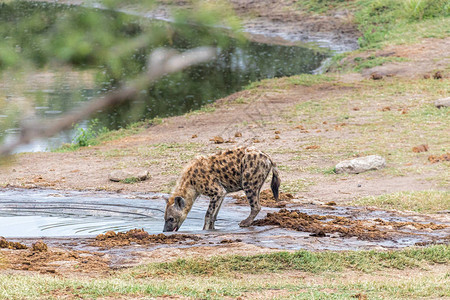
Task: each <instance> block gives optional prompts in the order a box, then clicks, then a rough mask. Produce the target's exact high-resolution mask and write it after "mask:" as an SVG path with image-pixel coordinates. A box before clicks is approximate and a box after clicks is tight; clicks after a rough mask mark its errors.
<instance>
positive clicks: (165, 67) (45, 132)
mask: <svg viewBox="0 0 450 300" xmlns="http://www.w3.org/2000/svg"><path fill="white" fill-rule="evenodd" d="M215 55H216V50H215V48H212V47H198V48H195V49H192V50H189V51H185V52H183V53H179V52H177V51H175V50H171V49H163V48H159V49H156V50H154V51H153V52H152V54H151V55H150V57H149V61H148V72H147V73H146V74H145V75H142V76H140V77H138V78H137V79H135V80H133V81H132V82H130V83H129V84H126V85H124V86H123V87H122V88H119V89H117V90H115V91H113V92H111V93H109V94H106V95H105V96H102V97H99V98H97V99H94V100H91V101H90V102H88V103H87V104H85V105H83V106H81V107H79V108H78V109H76V110H73V111H71V112H68V113H66V114H64V115H62V116H61V117H59V118H57V119H54V120H49V121H44V120H35V121H28V122H22V124H21V136H20V138H19V139H18V140H17V141H14V142H12V143H10V144H7V145H4V146H1V147H0V157H2V156H7V155H9V154H10V153H11V152H12V151H13V150H14V149H15V148H16V147H18V146H20V145H24V144H27V143H29V142H30V141H31V140H33V139H36V138H48V137H51V136H53V135H55V134H57V133H58V132H60V131H63V130H65V129H69V128H71V127H72V126H73V125H74V124H75V123H77V122H79V121H81V120H83V119H86V118H88V117H89V116H91V115H93V114H95V113H96V112H98V111H99V110H104V109H106V108H109V107H113V106H115V105H118V104H121V103H124V102H126V101H129V100H132V99H133V98H134V97H135V96H136V95H137V94H138V93H139V92H140V91H142V90H143V89H145V88H147V87H148V86H149V85H150V84H151V83H153V82H155V81H156V80H158V79H160V78H161V77H163V76H165V75H168V74H171V73H175V72H178V71H181V70H183V69H185V68H188V67H190V66H193V65H195V64H199V63H202V62H207V61H209V60H211V59H213V58H214V57H215Z"/></svg>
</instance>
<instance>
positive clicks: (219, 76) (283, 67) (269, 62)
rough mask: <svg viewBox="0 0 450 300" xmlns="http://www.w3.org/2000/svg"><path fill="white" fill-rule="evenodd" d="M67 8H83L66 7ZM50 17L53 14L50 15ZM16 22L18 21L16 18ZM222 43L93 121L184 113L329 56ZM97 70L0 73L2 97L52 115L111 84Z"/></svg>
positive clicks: (35, 146) (41, 147) (308, 69)
mask: <svg viewBox="0 0 450 300" xmlns="http://www.w3.org/2000/svg"><path fill="white" fill-rule="evenodd" d="M4 5H5V4H4ZM17 9H21V13H18V12H14V11H12V12H11V11H10V12H9V15H11V14H13V15H14V14H16V18H18V19H21V18H26V17H27V13H26V12H27V11H30V13H31V11H32V12H33V13H35V12H36V11H38V12H39V13H40V14H42V15H44V16H45V15H46V14H58V13H60V12H61V11H65V10H67V9H69V8H68V6H64V5H50V4H45V5H43V4H39V3H33V2H25V3H22V5H21V6H17ZM70 9H71V10H74V9H81V8H77V7H70ZM83 9H86V8H83ZM3 11H5V10H3ZM105 13H106V12H105ZM108 13H111V12H108ZM117 14H120V13H117ZM9 15H8V16H5V14H2V13H1V11H0V25H2V24H1V23H6V25H5V24H3V25H2V26H8V24H9V23H11V22H13V21H14V20H13V21H11V18H9ZM49 19H50V20H52V18H49ZM8 22H9V23H8ZM14 22H17V19H15V21H14ZM49 22H50V21H49ZM154 22H161V21H154ZM191 36H192V35H191ZM194 36H195V35H194ZM177 37H178V35H175V38H174V39H173V40H172V41H171V44H170V46H171V47H173V48H176V49H179V50H185V49H189V48H192V47H194V46H195V45H197V44H198V43H199V41H195V40H186V39H183V38H177ZM225 44H226V46H224V47H218V50H217V54H218V55H217V59H216V60H214V61H212V62H210V63H207V64H203V65H199V66H195V67H192V68H189V69H188V70H186V71H184V72H182V73H181V74H175V75H171V76H167V77H165V78H163V79H161V80H160V81H159V82H158V83H156V84H154V85H153V86H152V87H151V88H149V89H148V90H146V91H143V92H142V94H141V96H140V97H139V98H138V99H135V100H134V101H133V103H128V104H126V105H122V106H120V107H116V108H114V109H112V110H109V111H104V112H100V113H99V114H98V115H96V116H94V119H96V121H97V122H96V126H97V127H98V128H100V127H106V128H108V129H118V128H122V127H126V126H127V125H128V124H130V123H133V122H136V121H139V120H144V119H152V118H155V117H167V116H174V115H180V114H184V113H186V112H189V111H192V110H196V109H199V108H201V107H202V106H204V105H205V104H209V103H212V102H214V101H215V100H217V99H220V98H222V97H225V96H227V95H230V94H231V93H233V92H236V91H239V90H241V89H243V88H245V86H247V85H249V84H250V83H251V82H255V81H258V80H261V79H265V78H275V77H282V76H291V75H296V74H302V73H312V72H313V71H314V70H315V69H317V68H318V67H320V65H321V63H322V61H323V60H324V59H325V58H327V56H328V54H327V52H326V51H318V50H317V48H316V50H313V49H311V48H308V47H304V46H283V45H270V44H264V43H257V42H251V41H245V42H240V41H237V40H234V39H232V38H229V41H227V42H226V43H225ZM133 59H135V61H134V63H135V64H136V68H139V67H142V63H144V62H145V59H144V58H143V55H141V56H136V57H135V58H133ZM99 70H101V66H98V68H97V69H92V70H86V69H85V70H76V69H75V70H67V69H52V67H51V66H47V67H46V68H45V71H44V70H43V71H42V73H41V74H36V76H31V77H29V78H26V80H25V82H23V83H22V84H20V85H17V84H11V82H12V81H13V82H14V81H16V79H15V78H10V77H8V76H3V77H2V78H0V97H1V96H4V97H5V99H7V101H17V102H20V101H21V100H20V99H21V98H24V97H25V98H29V99H32V100H33V103H34V105H32V107H30V108H29V114H30V115H31V116H32V117H36V116H38V117H41V118H45V119H50V118H54V117H57V116H58V115H61V114H62V113H64V112H66V111H68V110H70V109H73V108H74V107H77V106H78V105H79V104H80V103H83V102H86V101H89V100H90V99H92V98H93V97H96V96H98V95H100V94H102V93H104V92H107V91H108V90H109V89H112V88H114V86H110V85H109V83H108V82H100V83H98V82H97V83H96V84H94V75H93V73H94V72H96V71H99ZM22 77H23V74H22ZM105 86H109V88H105ZM30 111H31V112H30ZM5 117H6V115H3V114H2V113H1V112H0V123H1V121H2V118H5ZM89 124H90V120H85V121H83V122H81V123H80V124H79V126H80V127H81V128H87V127H88V126H89ZM0 125H1V124H0ZM18 126H19V124H18V123H15V124H13V125H12V126H10V127H8V128H3V127H2V126H0V137H2V139H3V142H11V141H12V140H14V139H15V138H17V136H18V135H19V134H20V131H19V129H18ZM75 133H76V132H75V131H74V130H71V131H69V132H64V133H61V134H59V135H58V136H56V137H54V138H52V139H48V140H47V139H45V140H37V141H35V142H34V143H32V144H29V145H25V146H23V147H21V148H18V149H16V152H25V151H46V150H50V149H53V148H56V147H58V146H60V145H61V144H62V143H67V142H71V141H72V139H73V137H74V134H75Z"/></svg>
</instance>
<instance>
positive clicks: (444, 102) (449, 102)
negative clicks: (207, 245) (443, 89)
mask: <svg viewBox="0 0 450 300" xmlns="http://www.w3.org/2000/svg"><path fill="white" fill-rule="evenodd" d="M434 106H436V107H437V108H442V107H449V106H450V97H447V98H442V99H438V100H436V101H434Z"/></svg>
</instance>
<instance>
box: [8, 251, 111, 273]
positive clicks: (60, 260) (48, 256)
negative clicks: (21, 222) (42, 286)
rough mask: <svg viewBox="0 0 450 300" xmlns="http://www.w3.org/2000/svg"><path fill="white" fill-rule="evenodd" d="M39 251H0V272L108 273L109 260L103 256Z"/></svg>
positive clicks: (72, 252) (81, 252)
mask: <svg viewBox="0 0 450 300" xmlns="http://www.w3.org/2000/svg"><path fill="white" fill-rule="evenodd" d="M44 245H45V244H44ZM40 247H42V244H40ZM41 249H42V248H39V249H34V247H32V248H30V249H27V250H11V249H8V250H1V251H0V270H1V269H3V270H5V269H8V270H20V271H35V272H40V273H49V274H59V275H66V274H75V273H76V274H80V273H81V274H86V275H90V276H98V275H106V274H107V273H108V272H109V271H110V267H109V260H108V259H107V258H105V256H104V254H100V253H94V252H89V251H74V250H65V249H58V248H51V249H47V250H45V251H43V250H41Z"/></svg>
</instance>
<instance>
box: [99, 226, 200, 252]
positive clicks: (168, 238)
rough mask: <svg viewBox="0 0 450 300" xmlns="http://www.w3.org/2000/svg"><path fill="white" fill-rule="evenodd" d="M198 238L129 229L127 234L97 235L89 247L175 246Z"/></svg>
mask: <svg viewBox="0 0 450 300" xmlns="http://www.w3.org/2000/svg"><path fill="white" fill-rule="evenodd" d="M199 239H200V238H199V237H197V236H195V235H189V234H171V235H165V234H162V233H160V234H148V233H147V232H146V231H144V230H143V229H131V230H129V231H127V232H117V233H116V232H114V231H108V232H107V233H105V234H99V235H98V236H97V237H96V238H95V241H94V242H92V243H91V246H95V247H102V248H112V247H120V246H127V245H130V244H133V243H135V244H139V245H146V244H175V243H181V242H184V241H186V240H191V241H198V240H199Z"/></svg>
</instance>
